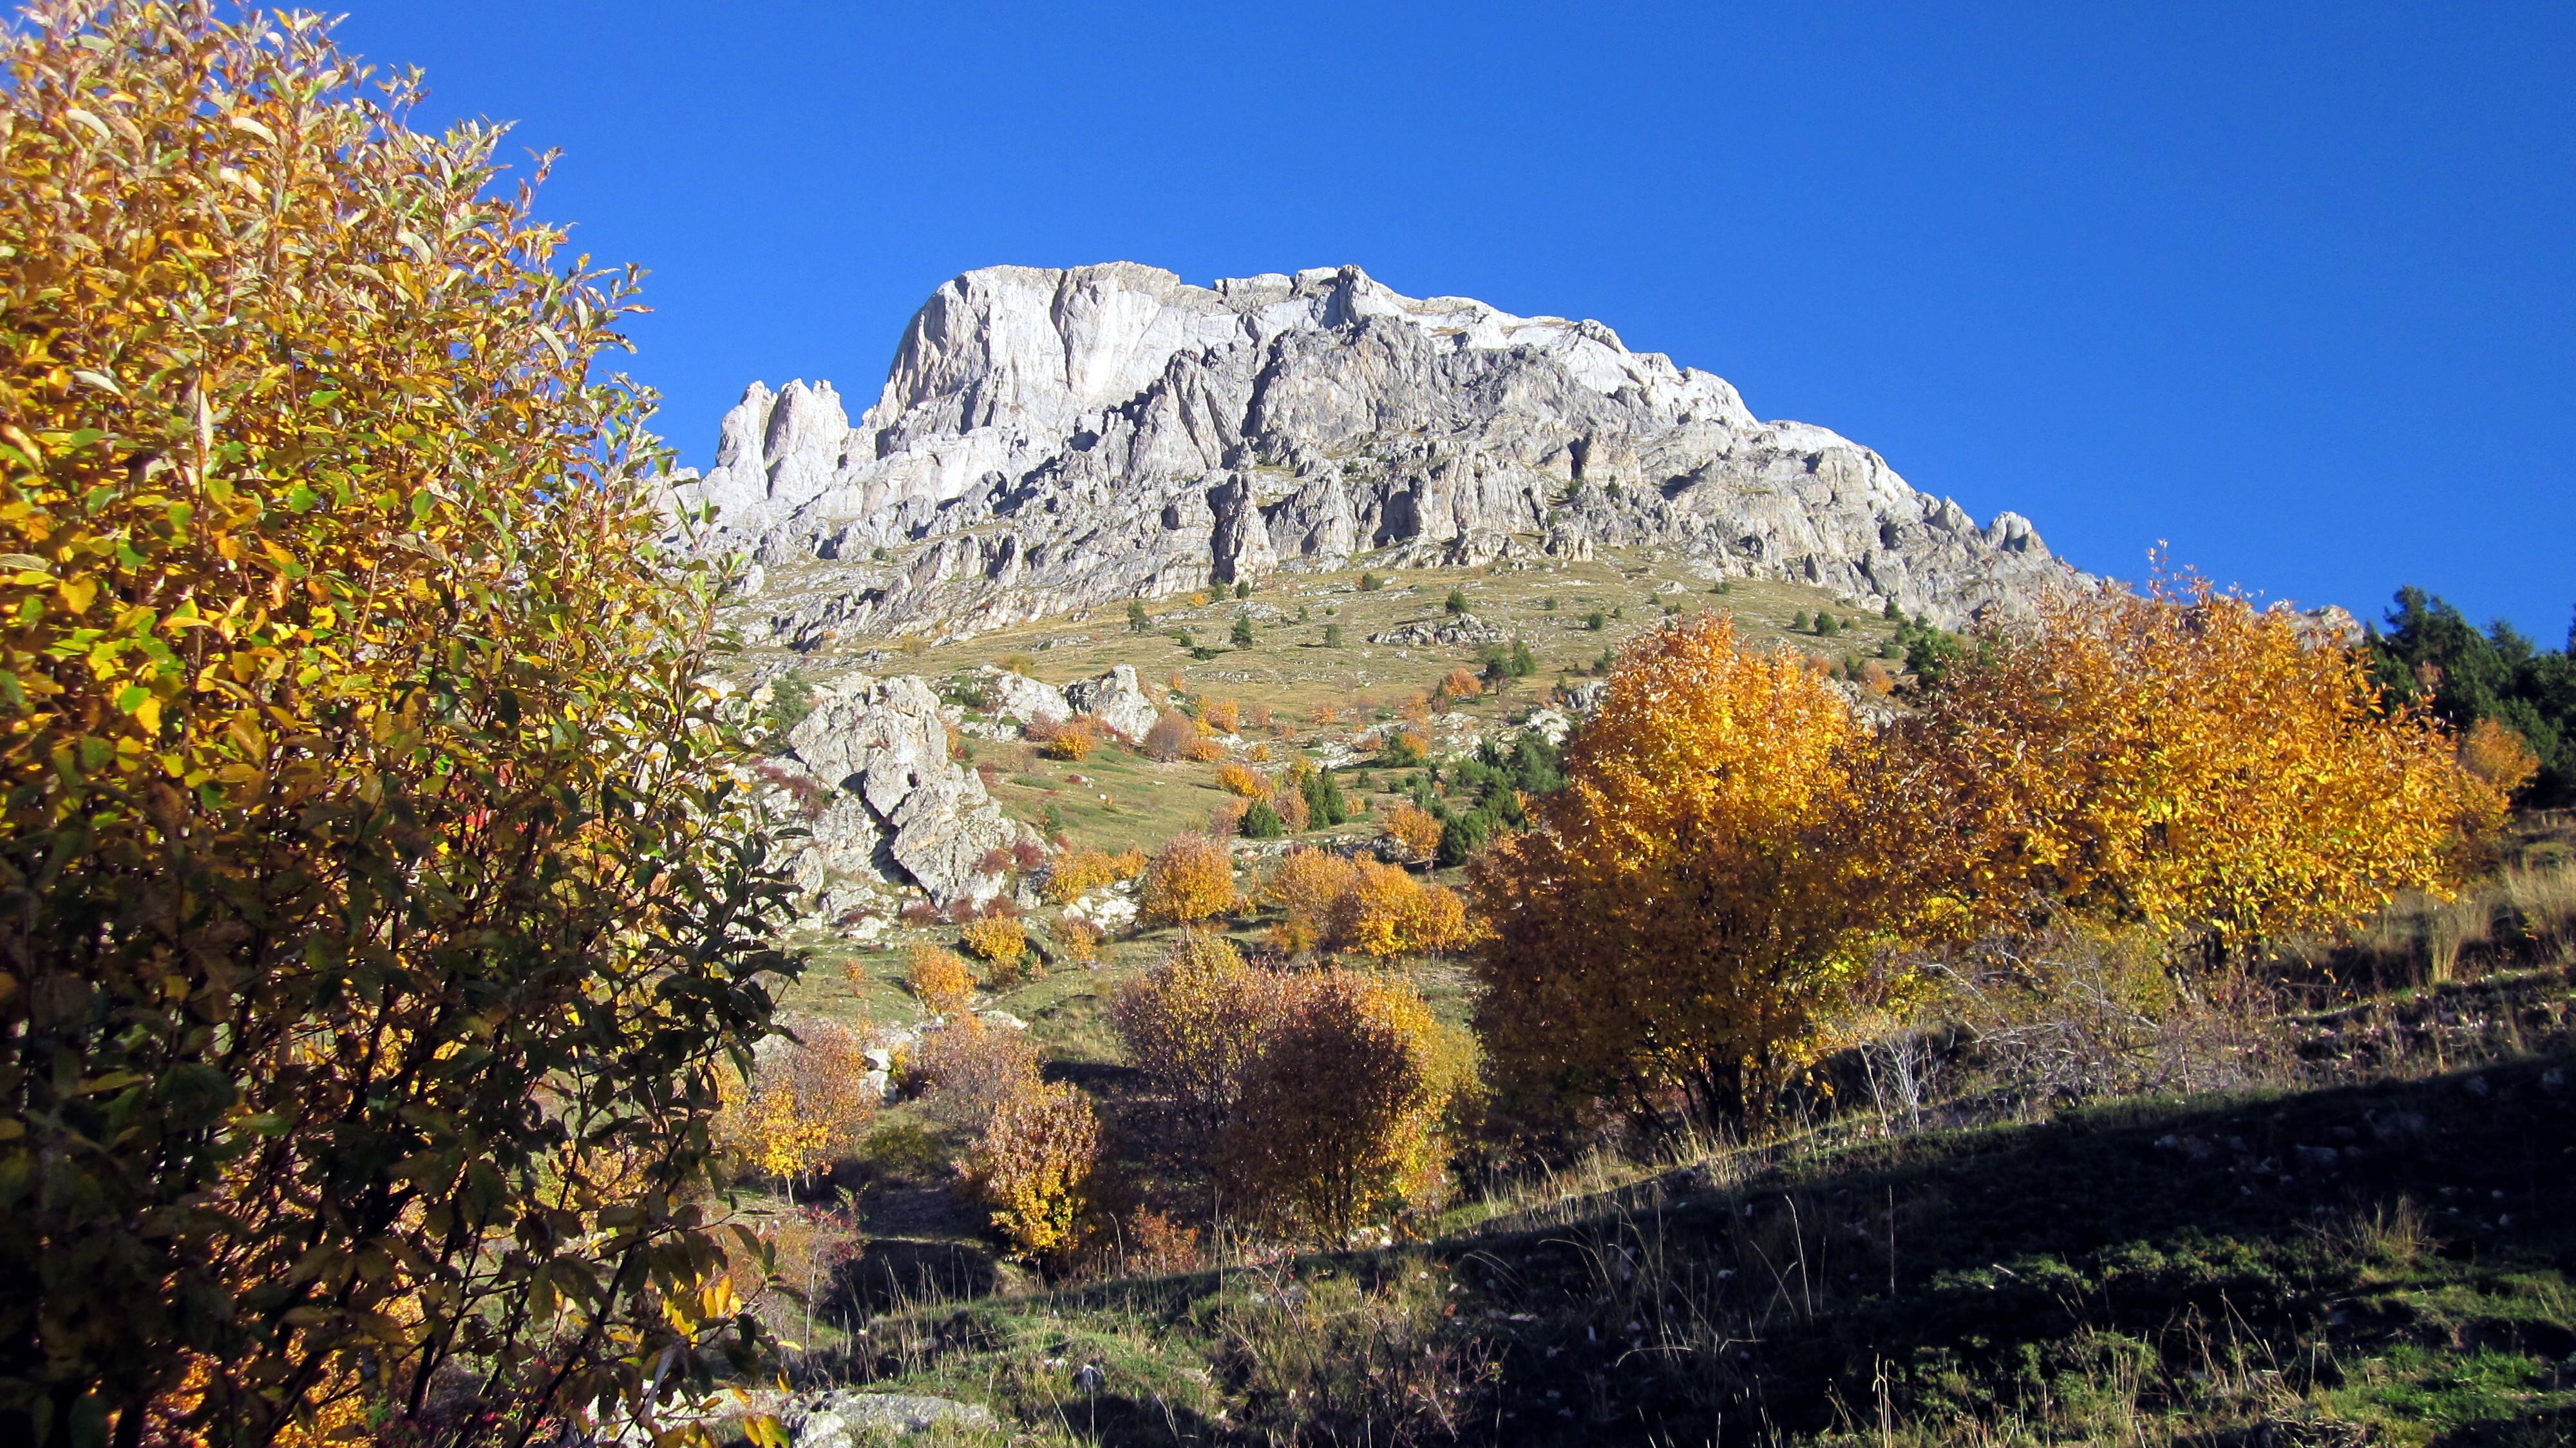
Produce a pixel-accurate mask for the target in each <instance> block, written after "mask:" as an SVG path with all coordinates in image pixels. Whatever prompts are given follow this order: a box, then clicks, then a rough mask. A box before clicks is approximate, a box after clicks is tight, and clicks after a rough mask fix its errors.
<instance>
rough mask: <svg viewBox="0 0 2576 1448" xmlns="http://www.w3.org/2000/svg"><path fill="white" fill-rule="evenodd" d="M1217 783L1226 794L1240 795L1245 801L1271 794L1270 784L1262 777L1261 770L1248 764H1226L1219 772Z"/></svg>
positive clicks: (1217, 773)
mask: <svg viewBox="0 0 2576 1448" xmlns="http://www.w3.org/2000/svg"><path fill="white" fill-rule="evenodd" d="M1216 782H1217V784H1218V785H1219V786H1220V787H1221V788H1223V789H1224V790H1225V792H1226V793H1228V794H1239V795H1241V796H1243V797H1244V798H1245V799H1259V798H1260V797H1261V796H1263V795H1265V794H1268V793H1269V792H1270V782H1269V781H1268V780H1265V779H1263V778H1262V777H1261V772H1260V771H1259V770H1257V769H1254V768H1252V767H1251V766H1250V765H1246V764H1235V763H1227V764H1225V765H1224V766H1222V767H1220V768H1219V769H1218V770H1217V772H1216Z"/></svg>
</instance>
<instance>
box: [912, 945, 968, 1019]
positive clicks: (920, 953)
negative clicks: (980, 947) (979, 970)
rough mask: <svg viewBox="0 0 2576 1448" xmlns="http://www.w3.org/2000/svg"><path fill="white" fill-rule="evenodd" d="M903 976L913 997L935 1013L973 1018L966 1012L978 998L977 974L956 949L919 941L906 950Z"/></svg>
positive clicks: (937, 1014) (952, 1016)
mask: <svg viewBox="0 0 2576 1448" xmlns="http://www.w3.org/2000/svg"><path fill="white" fill-rule="evenodd" d="M903 978H904V984H906V985H907V986H909V987H911V989H912V995H913V999H915V1000H917V1001H920V1002H921V1004H922V1006H923V1007H924V1008H925V1009H927V1010H928V1011H929V1012H930V1013H931V1014H932V1015H935V1016H948V1017H951V1018H956V1017H960V1016H963V1017H964V1019H966V1020H969V1021H971V1020H973V1019H974V1017H973V1016H971V1015H967V1014H966V1007H967V1005H968V1004H969V1003H971V1002H972V1001H973V1000H974V999H975V973H974V972H973V971H971V970H969V969H967V968H966V962H965V961H963V960H960V959H958V957H957V952H955V951H953V950H942V949H940V948H939V947H938V946H936V945H933V944H931V943H930V942H928V941H926V940H924V941H916V942H914V943H913V945H912V948H911V949H909V950H907V951H905V952H904V971H903Z"/></svg>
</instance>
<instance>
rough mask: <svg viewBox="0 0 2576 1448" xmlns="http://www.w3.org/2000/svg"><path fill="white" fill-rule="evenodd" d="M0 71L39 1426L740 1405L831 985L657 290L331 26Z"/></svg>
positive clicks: (10, 911) (13, 861)
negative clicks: (770, 1191)
mask: <svg viewBox="0 0 2576 1448" xmlns="http://www.w3.org/2000/svg"><path fill="white" fill-rule="evenodd" d="M0 77H5V78H0V178H5V180H0V242H5V245H0V298H5V307H4V308H0V655H5V661H0V812H5V819H6V823H5V828H0V936H5V939H6V942H7V945H6V950H5V959H0V1441H7V1442H12V1443H19V1442H30V1443H58V1442H69V1441H73V1440H75V1439H83V1438H87V1439H94V1440H96V1441H100V1442H129V1443H130V1442H133V1441H135V1440H136V1437H137V1435H138V1433H139V1430H140V1429H141V1427H142V1423H143V1418H144V1416H145V1414H146V1412H147V1409H146V1406H145V1405H146V1404H148V1403H149V1402H150V1401H151V1400H153V1399H154V1398H155V1397H156V1396H158V1395H160V1394H162V1393H164V1392H165V1391H168V1390H171V1389H174V1388H176V1387H177V1386H178V1384H179V1383H180V1382H181V1381H182V1379H183V1378H184V1377H185V1376H186V1375H187V1374H188V1373H189V1371H190V1370H191V1367H192V1366H193V1367H194V1368H195V1369H196V1370H198V1372H199V1375H200V1380H199V1381H198V1383H197V1384H196V1386H195V1387H194V1389H193V1392H194V1395H195V1401H196V1404H197V1407H196V1409H195V1413H196V1418H197V1421H196V1422H195V1423H193V1424H192V1425H190V1431H192V1432H200V1433H203V1434H206V1435H208V1436H210V1437H213V1438H216V1439H218V1440H220V1441H223V1442H226V1443H234V1442H238V1443H244V1444H265V1443H269V1442H272V1441H275V1440H276V1439H277V1438H278V1437H279V1436H280V1435H283V1434H292V1433H295V1432H301V1431H304V1430H305V1429H306V1428H310V1427H311V1426H312V1425H313V1422H314V1421H315V1419H316V1415H320V1414H327V1413H336V1412H341V1411H344V1410H345V1408H346V1407H347V1402H346V1400H343V1401H342V1402H341V1403H339V1404H332V1403H329V1402H328V1401H326V1400H327V1399H329V1398H330V1397H331V1396H332V1395H333V1394H335V1393H337V1392H339V1391H340V1389H339V1388H337V1387H335V1386H333V1385H335V1384H353V1383H357V1382H359V1381H360V1380H361V1374H359V1373H358V1372H357V1370H356V1369H357V1367H358V1365H359V1364H361V1363H363V1364H364V1365H365V1367H366V1368H367V1372H366V1374H365V1375H364V1378H363V1380H364V1381H365V1382H366V1383H368V1384H369V1385H370V1386H369V1387H368V1388H367V1390H366V1391H367V1392H368V1394H369V1397H370V1399H371V1401H370V1403H369V1405H368V1406H369V1408H370V1411H371V1412H372V1413H375V1414H378V1415H380V1416H381V1418H382V1419H383V1420H384V1422H383V1426H384V1431H385V1432H387V1433H389V1434H393V1435H397V1436H420V1437H423V1438H427V1437H431V1436H438V1437H441V1438H442V1439H443V1440H444V1441H488V1440H493V1439H500V1440H507V1439H510V1438H511V1437H513V1436H514V1435H519V1434H523V1433H525V1432H532V1431H535V1430H536V1426H537V1424H539V1423H540V1422H545V1421H555V1420H558V1419H559V1417H561V1416H568V1415H570V1414H572V1413H573V1412H575V1411H576V1410H578V1409H581V1408H582V1406H583V1405H590V1404H596V1405H598V1406H599V1409H600V1410H601V1411H603V1412H613V1411H616V1410H618V1409H619V1408H621V1407H627V1406H637V1405H640V1404H641V1403H642V1402H643V1401H644V1400H645V1398H646V1396H647V1393H648V1380H649V1383H650V1384H652V1385H657V1386H658V1387H659V1388H660V1389H661V1390H662V1391H664V1392H666V1393H667V1392H669V1391H672V1390H674V1389H679V1390H683V1391H690V1392H694V1391H696V1390H697V1389H699V1388H702V1387H704V1386H705V1385H706V1384H708V1383H709V1382H711V1375H712V1373H713V1372H714V1371H715V1367H714V1362H715V1361H716V1360H717V1359H718V1358H720V1357H722V1356H725V1355H730V1354H736V1353H749V1352H751V1351H752V1350H754V1349H756V1348H757V1347H758V1345H759V1344H758V1339H757V1330H756V1324H754V1323H753V1322H752V1321H751V1320H750V1319H749V1318H748V1317H747V1316H738V1315H737V1314H736V1312H735V1310H734V1309H735V1307H736V1305H737V1304H735V1303H734V1302H733V1301H732V1300H731V1299H730V1298H729V1296H728V1295H727V1294H728V1291H729V1288H728V1287H727V1279H726V1277H725V1270H726V1260H725V1254H724V1249H723V1244H722V1242H721V1240H720V1239H719V1238H718V1237H717V1235H716V1234H715V1231H714V1229H713V1228H712V1227H711V1226H710V1225H709V1223H708V1220H707V1218H706V1217H705V1215H704V1214H703V1213H702V1212H701V1210H700V1208H699V1207H698V1206H697V1205H696V1204H695V1203H696V1202H697V1201H698V1200H699V1199H700V1198H702V1197H703V1196H704V1195H705V1193H706V1192H707V1191H708V1190H709V1189H710V1184H711V1171H712V1168H713V1166H714V1163H715V1161H716V1158H715V1157H714V1156H712V1155H711V1154H710V1151H709V1145H708V1143H709V1132H708V1127H709V1125H710V1123H711V1122H712V1120H713V1119H714V1117H715V1116H716V1114H717V1112H718V1110H719V1108H720V1093H721V1082H722V1078H723V1076H724V1075H725V1074H726V1073H728V1072H730V1071H731V1070H732V1064H731V1060H732V1058H735V1057H738V1055H739V1053H741V1052H744V1051H746V1050H748V1049H749V1048H750V1046H751V1045H752V1043H753V1042H754V1041H755V1040H757V1039H759V1038H760V1037H761V1036H762V1035H763V1034H764V1033H765V1031H766V1030H767V1025H768V1014H769V1010H770V1000H769V991H770V989H771V987H772V984H773V983H774V982H775V981H777V980H779V979H783V978H787V977H790V976H792V974H793V972H794V970H795V968H796V967H795V965H794V963H793V962H792V961H788V960H785V959H783V958H781V957H780V956H778V955H777V954H776V953H774V952H772V951H770V950H769V949H768V948H767V946H766V937H767V934H768V931H769V928H770V924H771V919H772V917H773V915H774V914H775V913H776V912H777V911H778V908H779V907H780V906H781V905H782V904H783V898H782V897H783V894H784V887H783V885H782V884H781V883H780V882H778V881H777V880H775V879H774V878H773V877H771V876H769V875H767V874H766V872H765V870H764V867H763V864H762V860H763V853H764V851H763V845H762V842H761V839H760V825H759V822H758V821H757V819H756V818H755V817H754V815H753V813H752V810H753V805H752V802H751V801H750V799H749V797H748V796H747V795H746V794H745V792H744V791H743V790H741V789H740V788H739V787H738V786H737V785H736V784H735V783H734V781H735V780H736V778H737V777H738V775H739V774H744V773H748V770H749V768H750V766H751V764H752V762H753V761H754V760H755V759H756V758H757V757H758V756H757V754H756V752H755V750H754V749H753V747H752V745H751V741H749V740H748V739H746V738H744V737H742V731H741V730H740V728H739V727H737V726H736V725H735V724H734V723H732V722H730V715H729V713H728V711H726V710H724V709H723V708H721V707H720V701H718V700H716V699H715V698H714V697H712V696H711V695H710V694H709V692H708V691H707V690H706V689H704V688H703V687H701V686H700V685H699V683H698V682H697V681H698V680H700V679H701V678H703V677H704V676H705V675H706V674H707V672H708V670H709V668H710V667H711V666H712V663H713V659H712V657H711V652H710V650H711V645H712V642H713V640H714V639H715V638H716V636H717V635H716V629H715V615H714V605H715V603H716V601H717V598H718V596H719V590H720V587H721V584H722V579H721V578H720V577H718V576H717V573H716V571H715V569H714V568H712V567H711V566H708V565H701V564H695V563H691V562H689V561H688V560H686V559H684V558H677V557H674V556H673V555H672V554H671V553H670V552H668V551H667V550H665V549H663V548H662V547H661V546H660V545H659V544H658V542H657V540H658V539H660V538H661V537H663V536H664V535H665V533H666V532H667V531H668V529H669V527H670V526H671V521H672V520H671V519H670V517H669V516H668V514H667V513H666V512H665V511H664V508H663V503H664V501H665V500H664V498H663V497H662V496H661V494H660V493H659V491H658V487H657V483H656V481H655V480H656V478H657V476H658V475H659V474H660V472H661V470H662V468H663V465H664V463H665V462H666V461H667V452H666V451H665V450H664V449H662V448H660V447H659V446H658V444H656V443H655V442H654V440H653V439H652V438H651V437H650V436H649V435H648V434H647V433H646V432H645V431H644V430H643V423H644V421H645V419H646V417H647V416H648V414H649V413H650V411H651V407H652V399H651V398H650V396H649V395H648V394H645V393H644V392H642V391H641V390H640V389H637V388H635V387H634V386H632V385H631V384H629V383H628V382H627V381H626V380H625V379H624V378H622V377H620V376H617V375H616V374H615V372H614V359H615V356H616V354H617V353H618V352H619V351H620V350H622V349H623V347H624V340H623V338H622V337H621V336H620V335H619V331H618V329H619V328H621V327H622V326H623V325H625V319H626V318H627V317H628V316H630V315H631V314H632V313H633V312H634V311H635V310H636V309H637V308H636V304H635V291H634V286H635V276H634V274H633V273H632V272H622V271H605V272H604V271H600V270H597V269H594V268H593V267H592V265H591V264H590V262H589V261H588V259H587V258H575V257H574V256H572V255H571V254H570V253H569V252H567V251H566V250H565V249H564V242H565V240H566V235H565V232H564V231H563V230H562V229H561V228H559V227H556V226H552V225H549V224H545V223H542V222H540V221H538V220H537V219H535V217H534V215H533V208H534V200H533V196H532V194H531V192H530V191H529V190H528V189H527V188H526V187H513V186H511V185H509V184H507V180H508V178H507V176H506V174H505V172H504V170H503V168H502V166H501V164H500V162H499V160H498V147H499V145H500V142H501V136H502V130H501V128H499V127H497V126H491V125H485V124H480V123H470V122H469V123H463V124H459V125H457V126H454V127H452V128H450V129H446V130H444V131H442V132H425V131H421V130H416V129H414V128H413V127H412V125H411V123H410V121H411V107H412V105H413V104H414V103H415V102H416V100H417V99H418V96H419V88H418V82H417V80H416V79H414V78H412V77H410V76H408V75H405V74H403V73H399V72H396V73H390V74H389V73H386V72H383V71H376V72H372V73H371V72H369V71H368V70H367V69H366V68H365V67H363V66H361V65H360V64H359V63H357V61H356V60H354V59H353V58H352V57H350V56H347V55H345V54H343V53H341V52H340V51H338V50H337V49H336V47H335V46H334V45H333V44H332V42H331V40H330V38H329V34H328V29H327V26H326V25H325V23H324V22H322V21H320V20H318V19H316V18H314V17H312V16H310V15H305V16H300V17H287V16H281V15H275V14H270V13H266V12H262V11H251V10H244V9H236V8H235V7H228V6H211V5H195V4H176V3H169V4H163V3H148V0H46V3H41V4H38V5H35V6H32V7H30V13H28V14H25V15H16V16H13V17H12V18H11V20H10V21H9V22H8V23H7V25H6V26H5V27H0ZM537 169H538V170H539V171H540V172H541V171H542V169H543V168H542V166H540V167H539V168H537ZM751 1365H752V1364H751V1360H750V1359H749V1358H748V1357H744V1358H741V1359H739V1360H738V1361H737V1363H735V1364H729V1365H728V1366H727V1367H726V1369H725V1370H726V1371H728V1372H731V1371H734V1370H736V1368H737V1367H740V1368H745V1369H747V1368H749V1367H750V1366H751ZM451 1375H452V1377H451ZM433 1378H436V1379H437V1381H438V1382H439V1383H440V1384H441V1388H440V1392H441V1394H442V1395H445V1392H446V1384H448V1383H449V1382H450V1381H451V1380H452V1381H453V1382H454V1383H455V1386H456V1390H457V1391H456V1394H455V1396H458V1397H466V1398H471V1399H472V1400H473V1401H474V1402H475V1403H476V1405H477V1406H476V1409H475V1412H476V1417H475V1418H474V1420H473V1424H471V1425H469V1424H465V1423H461V1422H458V1423H432V1422H429V1421H426V1419H425V1417H424V1415H426V1414H428V1413H429V1412H430V1411H431V1409H430V1406H429V1402H430V1397H431V1383H432V1381H433ZM299 1423H300V1424H301V1425H302V1426H300V1427H299ZM474 1425H480V1426H474Z"/></svg>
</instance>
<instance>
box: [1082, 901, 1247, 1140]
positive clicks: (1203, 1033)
mask: <svg viewBox="0 0 2576 1448" xmlns="http://www.w3.org/2000/svg"><path fill="white" fill-rule="evenodd" d="M1276 983H1277V978H1276V977H1273V976H1269V975H1265V974H1264V973H1262V972H1260V971H1257V970H1254V969H1252V968H1251V967H1250V966H1248V965H1246V964H1244V961H1243V957H1242V956H1241V955H1239V954H1237V953H1236V952H1235V949H1234V947H1233V946H1232V945H1230V944H1228V943H1226V941H1225V939H1224V938H1223V937H1221V936H1217V935H1211V934H1209V933H1207V932H1205V931H1199V930H1191V931H1185V932H1183V933H1182V935H1181V936H1180V938H1179V939H1177V940H1175V941H1173V942H1172V946H1171V948H1170V949H1169V950H1167V951H1165V952H1164V953H1163V958H1162V959H1161V960H1159V961H1157V962H1155V964H1154V967H1153V968H1152V969H1151V970H1148V971H1146V972H1145V973H1144V974H1142V975H1139V976H1136V977H1134V978H1132V979H1130V980H1129V981H1128V982H1127V983H1126V985H1125V986H1123V987H1122V988H1121V989H1120V990H1119V993H1118V997H1117V999H1116V1000H1115V1001H1113V1002H1112V1003H1111V1006H1110V1020H1111V1022H1112V1023H1113V1024H1114V1025H1115V1026H1116V1028H1117V1031H1118V1038H1119V1040H1120V1042H1121V1043H1122V1044H1123V1045H1124V1046H1125V1047H1126V1050H1127V1061H1128V1064H1130V1065H1132V1066H1134V1067H1135V1068H1136V1070H1137V1072H1138V1074H1139V1075H1140V1076H1142V1077H1143V1078H1144V1081H1145V1083H1146V1086H1147V1088H1148V1089H1149V1090H1151V1091H1153V1092H1154V1093H1155V1094H1157V1095H1159V1096H1161V1097H1163V1098H1165V1099H1166V1100H1168V1101H1169V1102H1170V1103H1171V1110H1172V1114H1173V1118H1174V1125H1175V1129H1176V1130H1177V1131H1179V1133H1180V1134H1181V1136H1182V1138H1183V1141H1182V1147H1183V1154H1184V1155H1185V1156H1199V1157H1204V1156H1206V1155H1207V1154H1208V1153H1210V1152H1212V1151H1213V1150H1214V1149H1215V1147H1216V1145H1217V1140H1218V1136H1219V1134H1220V1133H1221V1132H1222V1131H1223V1130H1224V1128H1225V1124H1226V1122H1227V1121H1228V1120H1230V1119H1231V1118H1232V1114H1233V1111H1234V1103H1235V1101H1236V1099H1237V1097H1238V1096H1240V1095H1241V1092H1242V1085H1243V1082H1242V1075H1243V1067H1244V1063H1245V1062H1246V1061H1248V1060H1250V1059H1251V1054H1252V1050H1253V1047H1254V1044H1255V1042H1256V1040H1257V1038H1258V1037H1259V1035H1260V1033H1261V1030H1262V1028H1263V1027H1264V1025H1265V1024H1266V1023H1267V1022H1268V1020H1269V1019H1270V1017H1271V1014H1272V1011H1273V1007H1274V1004H1275V995H1276Z"/></svg>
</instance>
